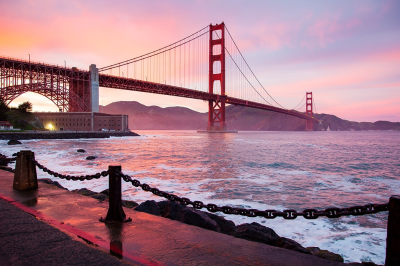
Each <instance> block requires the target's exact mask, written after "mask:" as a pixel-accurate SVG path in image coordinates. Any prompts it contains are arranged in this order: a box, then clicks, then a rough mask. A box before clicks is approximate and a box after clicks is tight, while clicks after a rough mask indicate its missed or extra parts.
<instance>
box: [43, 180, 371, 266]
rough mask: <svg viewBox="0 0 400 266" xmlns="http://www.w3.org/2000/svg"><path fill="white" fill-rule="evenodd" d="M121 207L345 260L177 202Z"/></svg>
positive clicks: (82, 191)
mask: <svg viewBox="0 0 400 266" xmlns="http://www.w3.org/2000/svg"><path fill="white" fill-rule="evenodd" d="M38 181H39V182H44V183H47V184H52V185H54V186H57V187H59V188H62V189H66V188H64V187H63V186H61V185H60V184H59V183H58V182H57V181H52V180H51V179H47V178H45V179H38ZM71 192H72V193H78V194H81V195H84V196H89V197H92V198H95V199H97V200H99V201H100V202H108V189H107V190H104V191H102V192H100V193H97V192H93V191H90V190H88V189H86V188H82V189H76V190H72V191H71ZM122 206H124V207H127V208H133V209H134V210H135V211H140V212H145V213H148V214H152V215H157V216H160V217H164V218H168V219H171V220H176V221H179V222H182V223H186V224H189V225H193V226H198V227H201V228H204V229H207V230H212V231H215V232H219V233H222V234H227V235H231V236H233V237H236V238H242V239H246V240H249V241H254V242H259V243H263V244H266V245H271V246H276V247H280V248H285V249H289V250H293V251H297V252H301V253H305V254H311V255H315V256H318V257H320V258H323V259H327V260H332V261H338V262H343V261H344V260H343V257H341V256H340V255H339V254H336V253H333V252H330V251H328V250H321V249H320V248H318V247H303V246H302V245H300V244H299V243H297V242H296V241H294V240H291V239H288V238H285V237H280V236H279V235H278V234H276V232H275V231H274V230H273V229H271V228H269V227H266V226H263V225H261V224H258V223H255V222H253V223H250V224H241V225H235V223H234V222H232V221H230V220H226V219H225V218H224V217H221V216H218V215H216V214H213V213H209V212H203V211H200V210H196V209H194V208H191V207H186V206H183V205H181V204H179V203H177V202H172V201H168V200H165V201H160V202H156V201H154V200H148V201H145V202H143V203H141V204H140V205H139V204H137V203H136V202H134V201H128V200H122ZM348 264H349V265H369V266H374V265H377V264H375V263H373V262H361V263H358V262H352V263H348Z"/></svg>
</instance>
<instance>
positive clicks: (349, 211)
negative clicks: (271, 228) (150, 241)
mask: <svg viewBox="0 0 400 266" xmlns="http://www.w3.org/2000/svg"><path fill="white" fill-rule="evenodd" d="M119 174H120V176H121V178H122V179H123V180H124V181H125V182H129V183H131V184H132V185H133V186H135V187H141V188H142V189H143V190H144V191H148V192H151V193H153V194H154V195H156V196H159V197H164V198H166V199H167V200H170V201H177V202H179V203H180V204H182V205H185V206H186V205H189V204H190V205H192V206H193V208H195V209H198V210H200V209H203V208H206V209H207V210H208V211H209V212H223V213H225V214H235V215H242V216H248V217H257V216H259V217H264V218H267V219H275V218H276V217H282V218H284V219H287V220H293V219H296V218H297V217H299V216H302V217H304V218H305V219H317V218H318V217H327V218H339V217H341V216H349V215H354V216H358V215H364V214H372V213H378V212H382V211H388V210H389V203H386V204H367V205H362V206H353V207H349V208H328V209H325V210H321V211H319V210H317V209H305V210H303V211H302V212H297V211H296V210H284V211H277V210H265V211H260V210H257V209H244V208H235V207H230V206H222V207H218V206H217V205H215V204H211V203H209V204H204V203H203V202H201V201H191V200H190V199H188V198H183V197H179V196H176V195H174V194H171V193H167V192H165V191H161V190H159V189H158V188H155V187H154V188H153V187H151V186H149V185H148V184H141V183H140V181H139V180H137V179H132V178H131V177H130V176H128V175H125V174H124V173H122V172H120V173H119Z"/></svg>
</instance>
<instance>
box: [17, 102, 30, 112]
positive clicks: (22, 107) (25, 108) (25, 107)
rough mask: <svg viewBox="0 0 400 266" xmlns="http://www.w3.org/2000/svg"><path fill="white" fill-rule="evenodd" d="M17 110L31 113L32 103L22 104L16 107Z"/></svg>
mask: <svg viewBox="0 0 400 266" xmlns="http://www.w3.org/2000/svg"><path fill="white" fill-rule="evenodd" d="M18 109H19V110H21V111H24V112H31V111H32V103H31V102H29V101H26V102H23V103H21V104H20V105H18Z"/></svg>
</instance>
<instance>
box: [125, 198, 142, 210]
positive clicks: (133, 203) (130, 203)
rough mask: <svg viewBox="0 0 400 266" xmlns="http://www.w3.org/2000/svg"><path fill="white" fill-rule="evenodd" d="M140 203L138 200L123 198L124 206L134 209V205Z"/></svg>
mask: <svg viewBox="0 0 400 266" xmlns="http://www.w3.org/2000/svg"><path fill="white" fill-rule="evenodd" d="M138 205H139V204H137V203H136V202H134V201H131V200H122V207H126V208H130V209H132V208H134V207H136V206H138Z"/></svg>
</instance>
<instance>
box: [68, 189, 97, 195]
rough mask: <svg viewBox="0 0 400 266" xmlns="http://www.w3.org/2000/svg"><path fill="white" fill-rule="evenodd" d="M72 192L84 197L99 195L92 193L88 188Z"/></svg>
mask: <svg viewBox="0 0 400 266" xmlns="http://www.w3.org/2000/svg"><path fill="white" fill-rule="evenodd" d="M72 192H75V193H78V194H81V195H84V196H93V195H96V194H98V193H96V192H93V191H91V190H89V189H87V188H81V189H75V190H73V191H72Z"/></svg>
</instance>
